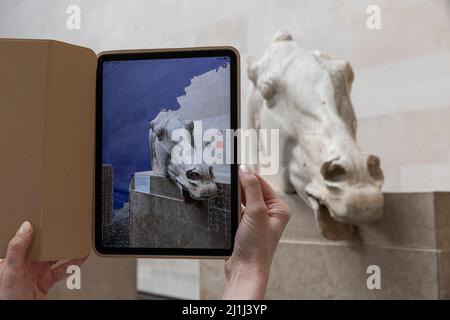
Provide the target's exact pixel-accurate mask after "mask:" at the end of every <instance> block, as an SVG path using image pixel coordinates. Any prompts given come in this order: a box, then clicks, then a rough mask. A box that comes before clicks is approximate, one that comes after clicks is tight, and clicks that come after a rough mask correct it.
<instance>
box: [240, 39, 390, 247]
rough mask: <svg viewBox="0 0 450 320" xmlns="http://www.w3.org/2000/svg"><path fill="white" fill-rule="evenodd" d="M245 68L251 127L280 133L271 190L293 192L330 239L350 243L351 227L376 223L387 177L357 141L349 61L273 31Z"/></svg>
mask: <svg viewBox="0 0 450 320" xmlns="http://www.w3.org/2000/svg"><path fill="white" fill-rule="evenodd" d="M247 71H248V77H249V79H250V80H251V82H252V84H251V88H250V95H249V113H248V117H249V123H248V127H250V128H255V129H260V128H266V129H271V128H274V129H279V130H280V131H279V135H280V170H279V171H278V173H277V175H276V176H273V177H269V179H270V180H271V182H272V183H273V184H274V185H275V187H277V188H278V189H279V190H280V191H282V192H286V193H291V192H296V193H298V195H299V196H300V197H301V198H303V200H304V201H305V202H306V203H307V204H308V205H309V206H310V207H311V208H312V209H313V211H314V215H315V220H316V224H317V226H318V227H319V229H320V231H321V233H322V235H323V236H324V237H325V238H327V239H330V240H346V239H349V238H351V236H352V234H353V231H354V225H358V224H360V223H365V222H370V221H374V220H376V219H379V218H380V217H381V216H382V210H383V206H384V198H383V194H382V192H381V190H380V189H381V185H382V184H383V181H384V177H383V172H382V170H381V168H380V160H379V158H378V157H376V156H374V155H370V154H367V153H364V152H363V151H362V150H361V148H360V147H359V146H358V144H357V143H356V127H357V122H356V118H355V113H354V111H353V106H352V102H351V100H350V91H351V85H352V82H353V71H352V68H351V66H350V64H349V63H348V62H346V61H341V60H333V59H330V58H329V57H327V56H325V55H324V54H322V53H321V52H318V51H306V50H303V49H302V48H301V47H300V46H299V45H298V44H297V43H296V42H295V41H293V40H292V37H291V35H290V34H289V33H287V32H278V33H277V34H276V35H275V37H274V39H273V42H272V44H271V46H270V47H269V49H268V50H267V51H266V52H265V54H264V55H263V57H262V58H261V59H259V60H252V59H249V64H248V70H247ZM260 148H263V149H264V148H265V146H264V145H262V146H261V144H260Z"/></svg>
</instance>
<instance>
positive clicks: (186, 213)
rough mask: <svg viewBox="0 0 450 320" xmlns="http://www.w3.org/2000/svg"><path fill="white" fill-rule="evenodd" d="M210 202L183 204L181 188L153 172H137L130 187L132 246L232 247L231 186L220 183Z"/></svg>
mask: <svg viewBox="0 0 450 320" xmlns="http://www.w3.org/2000/svg"><path fill="white" fill-rule="evenodd" d="M218 188H219V195H218V196H217V197H215V198H213V199H211V200H208V201H195V202H194V203H192V204H187V203H185V202H184V201H183V198H182V196H181V192H180V190H179V188H178V187H177V186H176V185H175V184H174V183H173V182H172V181H171V180H169V179H168V178H166V177H164V176H162V175H157V174H154V173H153V172H152V171H146V172H136V173H135V175H134V177H133V179H132V181H131V184H130V244H131V246H132V247H150V248H227V247H229V243H230V238H229V227H230V225H229V221H230V220H229V219H230V207H229V206H224V205H221V204H223V203H225V204H226V203H228V202H229V201H228V200H226V199H227V197H229V192H230V185H229V184H223V183H218Z"/></svg>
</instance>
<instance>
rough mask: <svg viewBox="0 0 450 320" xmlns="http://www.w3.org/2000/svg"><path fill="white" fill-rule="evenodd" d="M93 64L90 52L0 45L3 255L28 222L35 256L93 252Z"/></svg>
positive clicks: (38, 44) (55, 45)
mask: <svg viewBox="0 0 450 320" xmlns="http://www.w3.org/2000/svg"><path fill="white" fill-rule="evenodd" d="M96 65H97V57H96V55H95V54H94V52H93V51H92V50H90V49H87V48H82V47H78V46H73V45H68V44H65V43H61V42H57V41H47V40H13V39H0V150H1V156H0V179H1V183H0V257H4V256H5V253H6V248H7V244H8V242H9V240H10V239H11V238H12V237H13V235H14V234H15V233H16V231H17V229H18V227H19V226H20V224H21V223H22V222H23V221H24V220H29V221H31V223H32V224H33V226H34V228H35V236H34V241H33V244H32V247H31V249H30V255H31V258H33V259H41V260H44V259H56V258H57V259H62V258H66V257H71V258H73V257H82V256H85V255H87V254H88V253H89V251H90V248H91V239H92V236H91V232H92V231H91V230H92V229H91V224H92V213H93V185H94V184H93V179H94V138H95V133H94V126H95V77H96Z"/></svg>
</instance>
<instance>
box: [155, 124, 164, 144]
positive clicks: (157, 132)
mask: <svg viewBox="0 0 450 320" xmlns="http://www.w3.org/2000/svg"><path fill="white" fill-rule="evenodd" d="M155 135H156V137H157V138H158V140H159V141H161V140H162V138H163V135H164V129H163V128H161V127H159V128H156V129H155Z"/></svg>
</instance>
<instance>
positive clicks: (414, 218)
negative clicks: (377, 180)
mask: <svg viewBox="0 0 450 320" xmlns="http://www.w3.org/2000/svg"><path fill="white" fill-rule="evenodd" d="M384 195H385V207H384V214H383V217H382V218H381V219H380V220H379V221H375V222H373V223H369V224H364V225H360V226H358V228H357V231H356V234H355V237H354V238H353V239H352V240H351V241H349V243H351V244H355V245H361V244H364V245H367V246H373V247H386V248H391V247H395V248H423V249H439V250H448V249H450V246H449V232H448V229H449V219H450V192H423V193H385V194H384ZM280 196H281V197H282V199H283V200H284V201H285V202H286V203H287V204H288V205H289V206H290V207H291V208H293V210H292V215H291V219H290V221H289V224H288V226H287V227H286V230H285V232H284V234H283V238H282V239H285V240H299V241H318V242H330V243H332V241H328V240H326V239H324V238H323V237H322V236H321V235H320V233H319V231H318V229H317V227H316V225H315V221H314V216H313V213H312V211H311V209H309V208H308V207H307V206H306V205H305V203H304V202H303V201H302V200H301V199H300V197H298V196H297V195H286V194H281V195H280Z"/></svg>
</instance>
